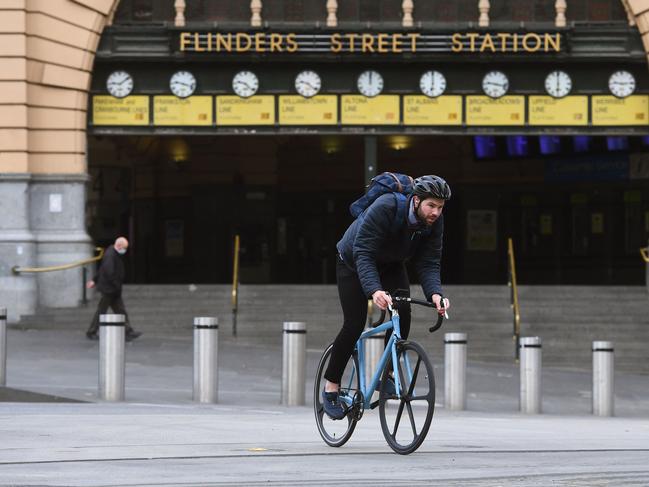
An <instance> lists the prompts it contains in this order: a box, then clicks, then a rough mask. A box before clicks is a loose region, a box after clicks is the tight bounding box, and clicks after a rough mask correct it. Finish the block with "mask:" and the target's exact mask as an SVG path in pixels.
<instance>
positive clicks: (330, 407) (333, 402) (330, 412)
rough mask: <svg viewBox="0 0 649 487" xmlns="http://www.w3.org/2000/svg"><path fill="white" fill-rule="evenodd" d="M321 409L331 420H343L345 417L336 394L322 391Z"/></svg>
mask: <svg viewBox="0 0 649 487" xmlns="http://www.w3.org/2000/svg"><path fill="white" fill-rule="evenodd" d="M322 407H323V408H324V412H325V413H327V416H329V417H330V418H331V419H343V418H344V417H345V410H344V409H343V406H342V404H340V400H339V399H338V393H337V392H325V391H322Z"/></svg>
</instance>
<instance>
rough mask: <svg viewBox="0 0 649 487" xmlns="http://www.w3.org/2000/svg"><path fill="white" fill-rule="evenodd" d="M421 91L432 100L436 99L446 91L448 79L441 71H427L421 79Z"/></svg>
mask: <svg viewBox="0 0 649 487" xmlns="http://www.w3.org/2000/svg"><path fill="white" fill-rule="evenodd" d="M419 89H421V92H422V93H423V94H424V95H426V96H429V97H431V98H436V97H438V96H440V95H441V94H443V93H444V91H446V78H445V77H444V75H443V74H442V73H440V72H439V71H426V72H425V73H424V74H422V75H421V78H420V79H419Z"/></svg>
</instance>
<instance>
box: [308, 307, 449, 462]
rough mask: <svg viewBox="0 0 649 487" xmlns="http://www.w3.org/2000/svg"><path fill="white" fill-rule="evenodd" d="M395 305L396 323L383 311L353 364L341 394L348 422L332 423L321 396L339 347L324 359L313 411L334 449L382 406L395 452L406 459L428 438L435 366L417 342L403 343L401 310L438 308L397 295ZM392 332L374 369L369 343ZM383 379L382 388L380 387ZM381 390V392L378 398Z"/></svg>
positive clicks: (382, 417)
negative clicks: (367, 349)
mask: <svg viewBox="0 0 649 487" xmlns="http://www.w3.org/2000/svg"><path fill="white" fill-rule="evenodd" d="M392 301H393V303H394V308H392V307H390V308H389V311H390V312H391V315H392V317H391V319H390V321H387V322H385V323H383V320H384V318H385V314H386V313H385V311H383V312H382V313H381V317H380V318H379V320H378V321H377V322H376V323H373V324H372V327H371V328H370V329H368V330H366V331H364V332H363V333H362V334H361V336H360V338H359V339H358V341H357V342H356V347H355V348H354V353H353V354H352V357H351V359H350V360H349V362H348V363H347V366H346V368H345V371H344V373H343V377H342V379H341V382H340V392H339V397H340V400H341V402H342V403H343V405H344V407H345V408H346V413H345V417H344V418H343V419H342V420H332V419H331V418H329V416H327V414H325V412H324V407H323V405H322V398H321V392H322V388H323V386H324V381H325V378H324V373H325V371H326V370H327V366H328V365H329V359H330V357H331V349H332V347H333V344H331V345H329V346H328V347H327V348H326V350H325V351H324V353H323V354H322V357H321V358H320V363H319V364H318V369H317V372H316V380H315V385H314V391H313V407H314V410H315V418H316V424H317V425H318V431H319V432H320V436H322V439H323V440H324V441H325V443H327V445H329V446H335V447H338V446H342V445H344V444H345V443H346V442H347V440H349V438H350V437H351V436H352V433H353V432H354V428H356V423H357V422H358V421H360V419H361V418H362V417H363V412H364V411H365V410H366V409H374V408H376V407H377V406H378V408H379V417H380V420H381V430H382V431H383V436H385V440H386V441H387V442H388V445H390V448H392V449H393V450H394V451H395V452H397V453H400V454H402V455H407V454H409V453H412V452H414V451H415V450H416V449H417V448H419V446H420V445H421V444H422V442H423V441H424V439H425V438H426V434H427V433H428V429H429V428H430V423H431V421H432V419H433V412H434V411H435V377H434V375H433V366H432V365H431V363H430V360H428V356H427V355H426V352H425V351H424V349H423V347H421V346H420V345H419V344H417V343H415V342H413V341H409V340H402V338H401V329H400V327H399V312H398V306H399V304H401V303H410V304H418V305H421V306H427V307H432V308H434V307H435V305H434V304H432V303H429V302H427V301H420V300H416V299H412V298H409V297H406V296H394V297H393V298H392ZM443 319H444V317H443V316H442V315H439V317H438V319H437V323H436V324H435V325H433V326H431V327H430V329H429V331H430V332H434V331H435V330H437V329H439V328H440V327H441V326H442V321H443ZM381 323H383V324H381ZM390 331H391V334H390V339H389V341H388V343H387V345H386V347H385V350H384V351H383V354H382V355H381V358H380V359H379V361H378V364H377V365H376V368H375V369H374V370H368V369H371V367H368V366H367V364H366V360H367V359H366V353H365V347H364V346H363V344H364V343H366V342H365V341H366V340H367V339H368V338H370V337H374V338H376V335H378V334H381V333H384V332H385V333H390ZM365 371H366V373H367V375H368V378H367V379H366V373H365ZM393 371H397V373H394V372H393ZM379 381H380V384H381V385H380V387H377V386H378V385H379ZM392 383H393V384H394V385H392ZM375 391H379V392H378V394H375ZM376 395H378V399H377V400H374V401H373V400H372V399H373V396H376ZM404 416H406V417H405V418H404Z"/></svg>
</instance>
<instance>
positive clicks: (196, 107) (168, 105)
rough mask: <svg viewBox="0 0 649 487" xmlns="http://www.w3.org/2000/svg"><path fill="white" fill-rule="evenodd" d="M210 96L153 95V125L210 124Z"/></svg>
mask: <svg viewBox="0 0 649 487" xmlns="http://www.w3.org/2000/svg"><path fill="white" fill-rule="evenodd" d="M212 111H213V108H212V97H211V96H191V97H189V98H178V97H176V96H154V97H153V124H154V125H212Z"/></svg>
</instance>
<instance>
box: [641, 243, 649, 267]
mask: <svg viewBox="0 0 649 487" xmlns="http://www.w3.org/2000/svg"><path fill="white" fill-rule="evenodd" d="M640 255H641V256H642V260H644V261H645V262H646V263H647V264H649V247H642V248H641V249H640Z"/></svg>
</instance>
